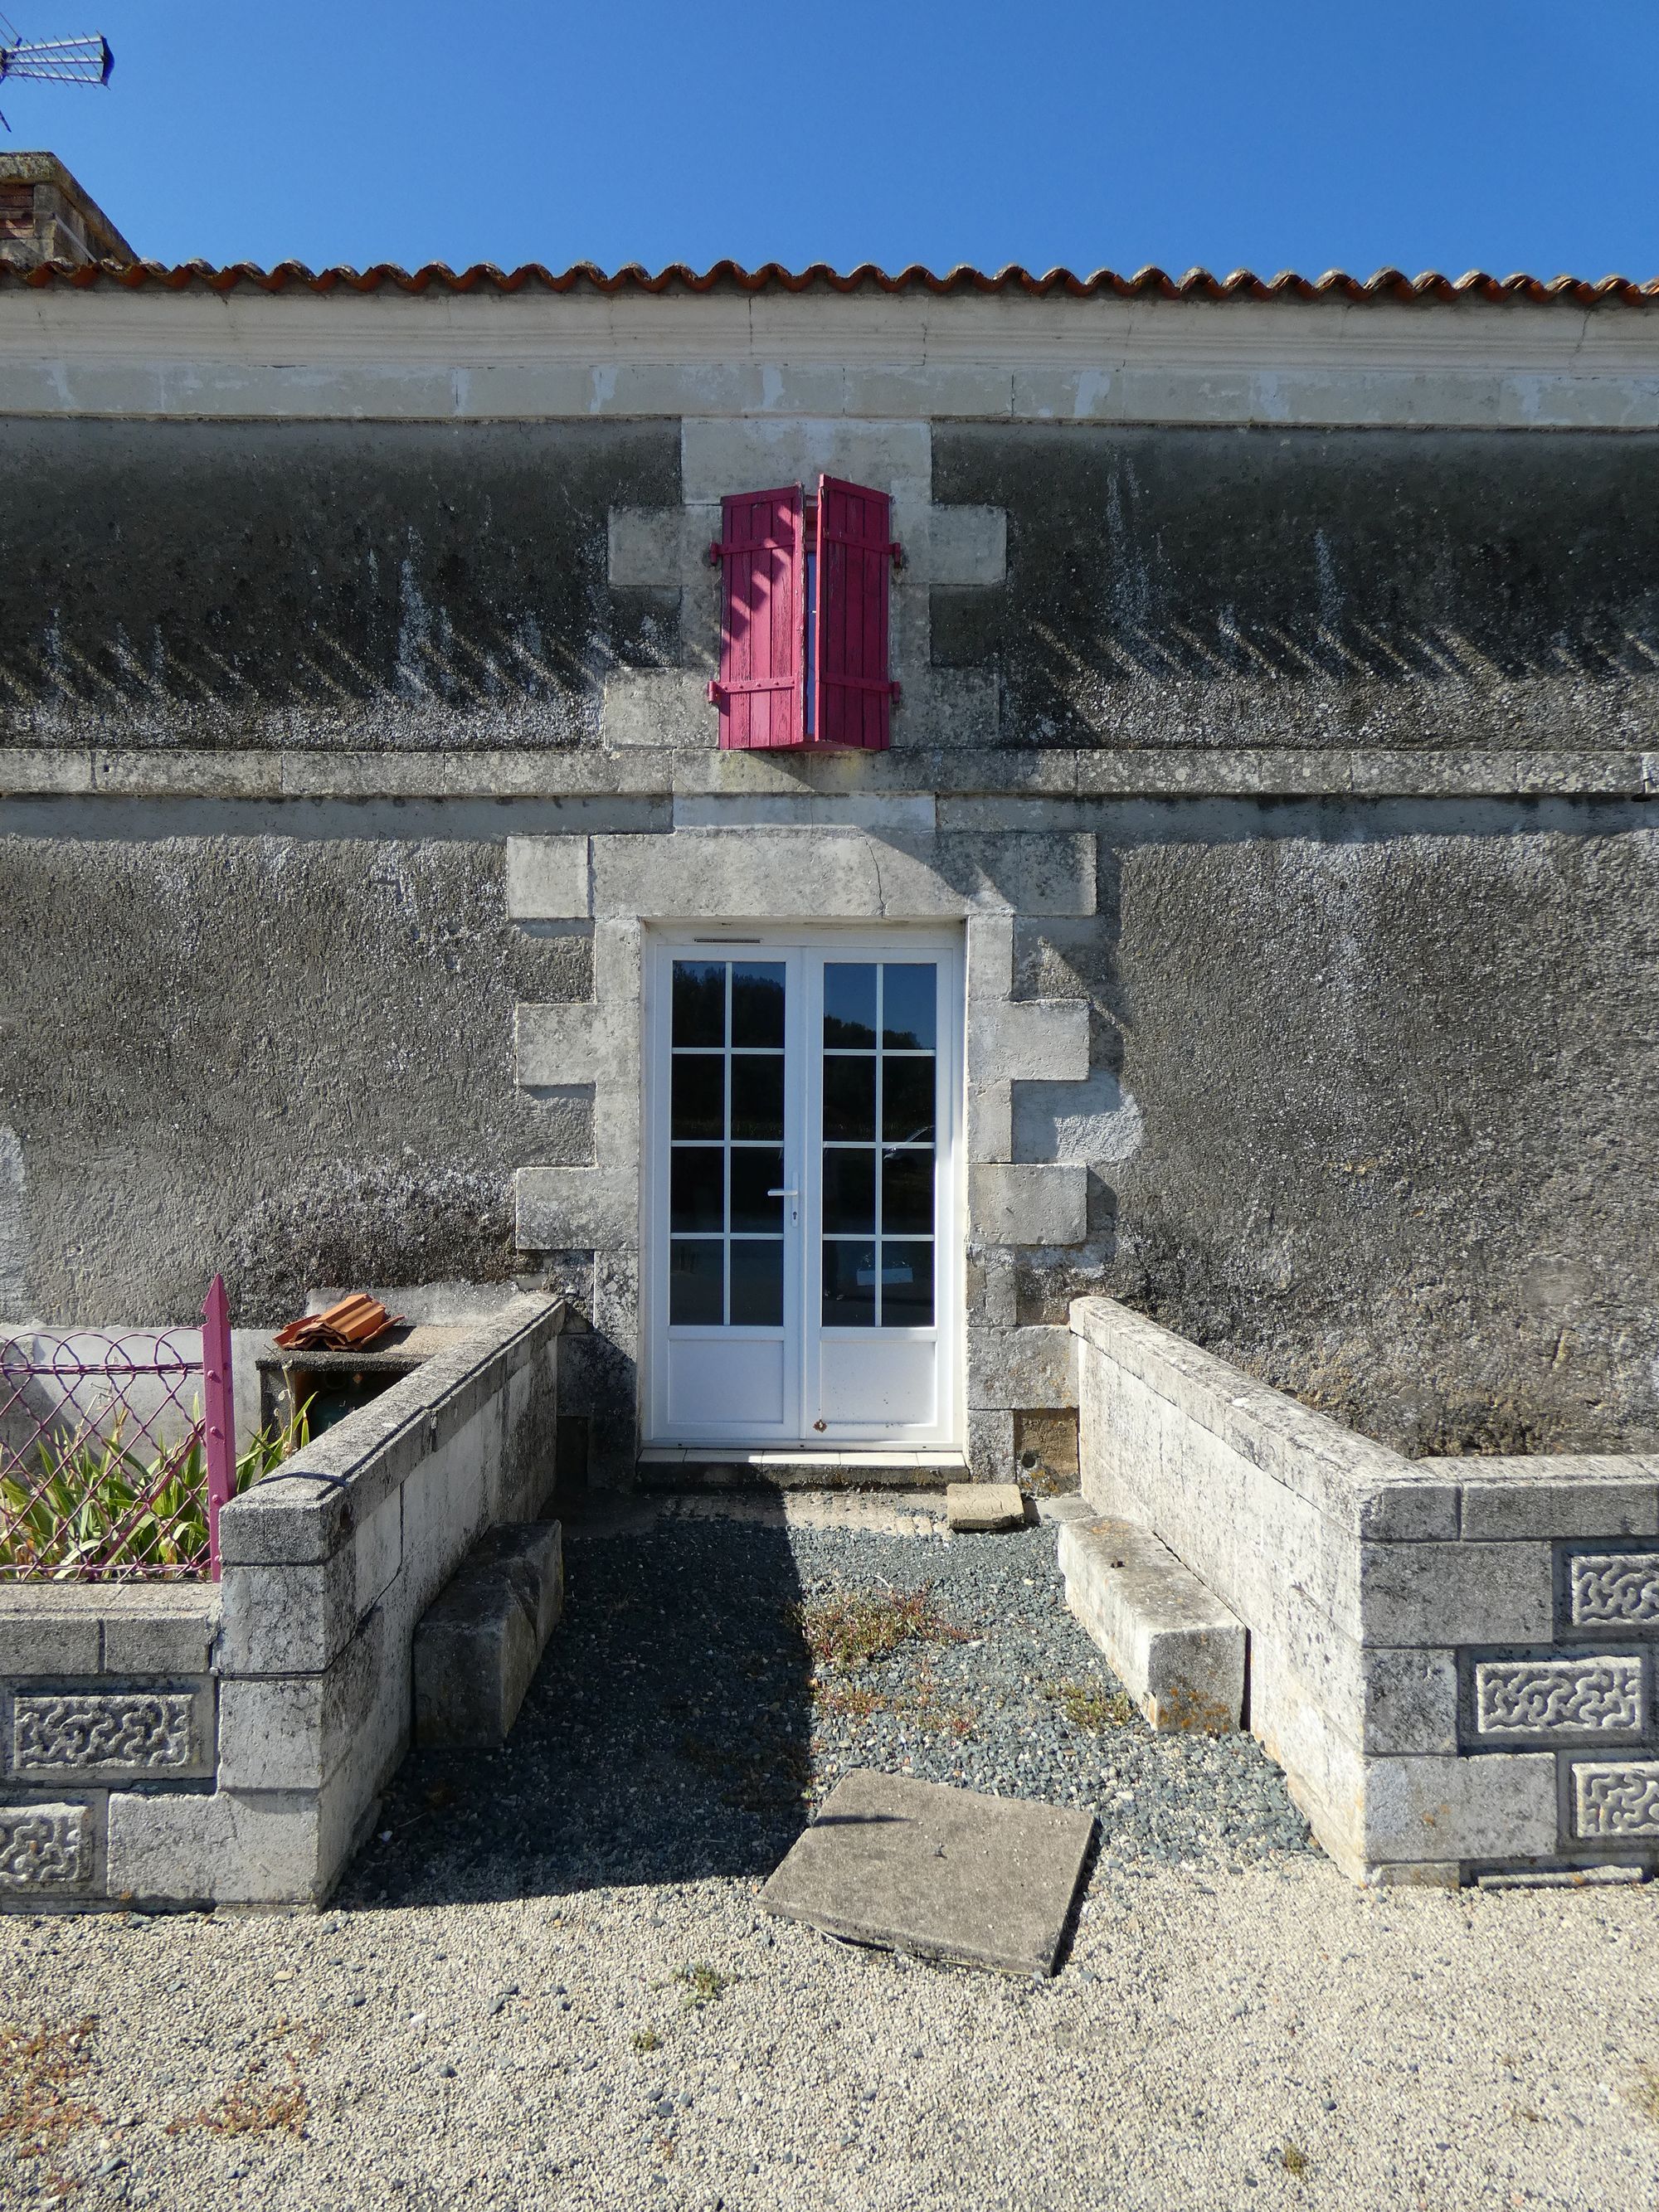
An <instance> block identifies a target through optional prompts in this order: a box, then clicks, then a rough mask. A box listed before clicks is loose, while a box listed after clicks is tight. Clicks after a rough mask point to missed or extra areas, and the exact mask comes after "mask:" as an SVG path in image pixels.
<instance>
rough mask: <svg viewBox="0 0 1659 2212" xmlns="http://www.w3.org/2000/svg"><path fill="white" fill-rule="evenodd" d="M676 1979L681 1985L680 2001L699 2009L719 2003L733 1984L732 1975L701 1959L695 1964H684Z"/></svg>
mask: <svg viewBox="0 0 1659 2212" xmlns="http://www.w3.org/2000/svg"><path fill="white" fill-rule="evenodd" d="M674 1979H675V1980H676V1981H677V1982H678V1984H679V1985H680V2002H681V2003H682V2004H683V2005H684V2006H686V2007H687V2008H696V2009H697V2010H701V2009H702V2007H703V2006H704V2005H710V2004H715V2003H717V2002H719V2000H720V1998H721V1997H723V1996H725V1995H726V1991H727V1990H729V1989H730V1988H731V1986H732V1981H731V1977H730V1976H729V1975H726V1974H722V1973H719V1972H716V1971H715V1969H714V1967H713V1966H710V1965H709V1964H708V1961H707V1960H699V1961H698V1962H697V1964H696V1966H682V1967H681V1968H680V1970H679V1972H678V1974H676V1975H675V1977H674Z"/></svg>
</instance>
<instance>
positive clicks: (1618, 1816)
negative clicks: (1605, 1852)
mask: <svg viewBox="0 0 1659 2212" xmlns="http://www.w3.org/2000/svg"><path fill="white" fill-rule="evenodd" d="M1572 1828H1573V1833H1574V1834H1575V1835H1576V1836H1579V1837H1582V1838H1583V1840H1584V1841H1585V1842H1586V1843H1601V1842H1606V1841H1608V1840H1613V1839H1617V1838H1620V1837H1621V1836H1659V1759H1619V1760H1616V1761H1615V1760H1612V1759H1608V1760H1595V1761H1590V1760H1583V1761H1580V1762H1577V1763H1575V1765H1574V1766H1573V1770H1572Z"/></svg>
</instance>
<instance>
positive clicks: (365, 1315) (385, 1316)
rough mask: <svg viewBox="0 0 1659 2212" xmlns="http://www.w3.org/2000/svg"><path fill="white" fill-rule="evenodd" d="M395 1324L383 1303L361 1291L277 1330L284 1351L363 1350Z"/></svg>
mask: <svg viewBox="0 0 1659 2212" xmlns="http://www.w3.org/2000/svg"><path fill="white" fill-rule="evenodd" d="M392 1326H393V1316H392V1315H391V1314H389V1313H388V1312H387V1311H386V1308H385V1307H384V1306H383V1305H382V1304H380V1300H379V1298H371V1297H368V1295H367V1293H366V1292H364V1291H356V1292H355V1293H354V1294H353V1295H352V1296H351V1297H349V1298H342V1299H341V1300H340V1302H339V1304H337V1305H331V1306H330V1307H329V1309H328V1310H327V1312H326V1313H319V1314H307V1315H306V1316H304V1318H303V1319H302V1320H300V1321H291V1322H289V1324H288V1326H287V1328H279V1329H278V1330H277V1332H276V1342H277V1343H278V1344H279V1345H281V1346H282V1347H283V1351H284V1352H361V1351H362V1350H363V1348H364V1347H365V1346H368V1345H371V1344H373V1343H374V1340H375V1338H376V1337H378V1336H383V1335H384V1334H385V1333H386V1330H387V1329H389V1328H392Z"/></svg>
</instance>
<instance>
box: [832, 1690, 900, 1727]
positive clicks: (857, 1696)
mask: <svg viewBox="0 0 1659 2212" xmlns="http://www.w3.org/2000/svg"><path fill="white" fill-rule="evenodd" d="M821 1703H822V1704H823V1707H824V1710H825V1711H826V1712H831V1713H844V1714H845V1715H846V1716H847V1717H848V1719H849V1720H854V1721H867V1720H868V1719H869V1717H870V1716H871V1714H872V1713H884V1712H885V1711H886V1710H887V1700H886V1699H885V1698H884V1697H883V1696H882V1694H881V1692H880V1691H879V1690H869V1689H866V1688H864V1687H863V1686H861V1685H860V1684H858V1683H851V1684H849V1685H848V1686H847V1688H845V1689H842V1688H839V1687H836V1688H833V1689H828V1690H825V1691H824V1692H823V1697H822V1699H821Z"/></svg>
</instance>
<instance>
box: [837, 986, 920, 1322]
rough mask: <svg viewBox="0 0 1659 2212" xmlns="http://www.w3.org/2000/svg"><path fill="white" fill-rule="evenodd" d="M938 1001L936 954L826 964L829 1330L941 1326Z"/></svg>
mask: <svg viewBox="0 0 1659 2212" xmlns="http://www.w3.org/2000/svg"><path fill="white" fill-rule="evenodd" d="M938 1004H939V969H938V966H937V964H936V963H934V962H933V961H920V960H895V961H881V962H875V961H871V962H853V961H839V962H838V961H829V962H826V963H825V965H824V970H823V1055H822V1066H823V1146H822V1150H821V1152H820V1174H821V1176H822V1188H823V1242H822V1244H821V1247H820V1266H821V1270H822V1285H823V1290H822V1312H823V1326H824V1327H825V1328H931V1327H932V1326H933V1304H934V1298H933V1270H934V1253H933V1206H934V1180H935V1171H936V1168H937V1164H938V1163H937V1158H936V1155H935V1152H934V1150H933V1146H934V1139H935V1127H934V1124H935V1121H936V1119H937V1115H936V1108H935V1098H936V1091H935V1084H936V1077H937V1066H938V1063H937V1060H936V1059H935V1048H936V1046H937V1044H938V1042H939V1021H938V1011H937V1010H938ZM877 1038H879V1039H880V1046H879V1048H878V1050H876V1051H871V1050H868V1049H863V1050H860V1049H858V1048H860V1047H866V1046H867V1045H868V1044H871V1043H873V1042H874V1041H875V1039H877ZM878 1118H879V1121H880V1127H881V1143H880V1151H879V1154H878V1152H877V1150H876V1147H875V1146H874V1145H873V1144H872V1142H871V1139H872V1138H873V1137H874V1135H875V1132H876V1124H877V1120H878ZM878 1159H879V1172H878ZM872 1232H873V1236H874V1238H875V1239H876V1240H877V1241H875V1242H870V1241H866V1240H867V1239H868V1238H869V1237H871V1235H872ZM878 1255H879V1257H878Z"/></svg>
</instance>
